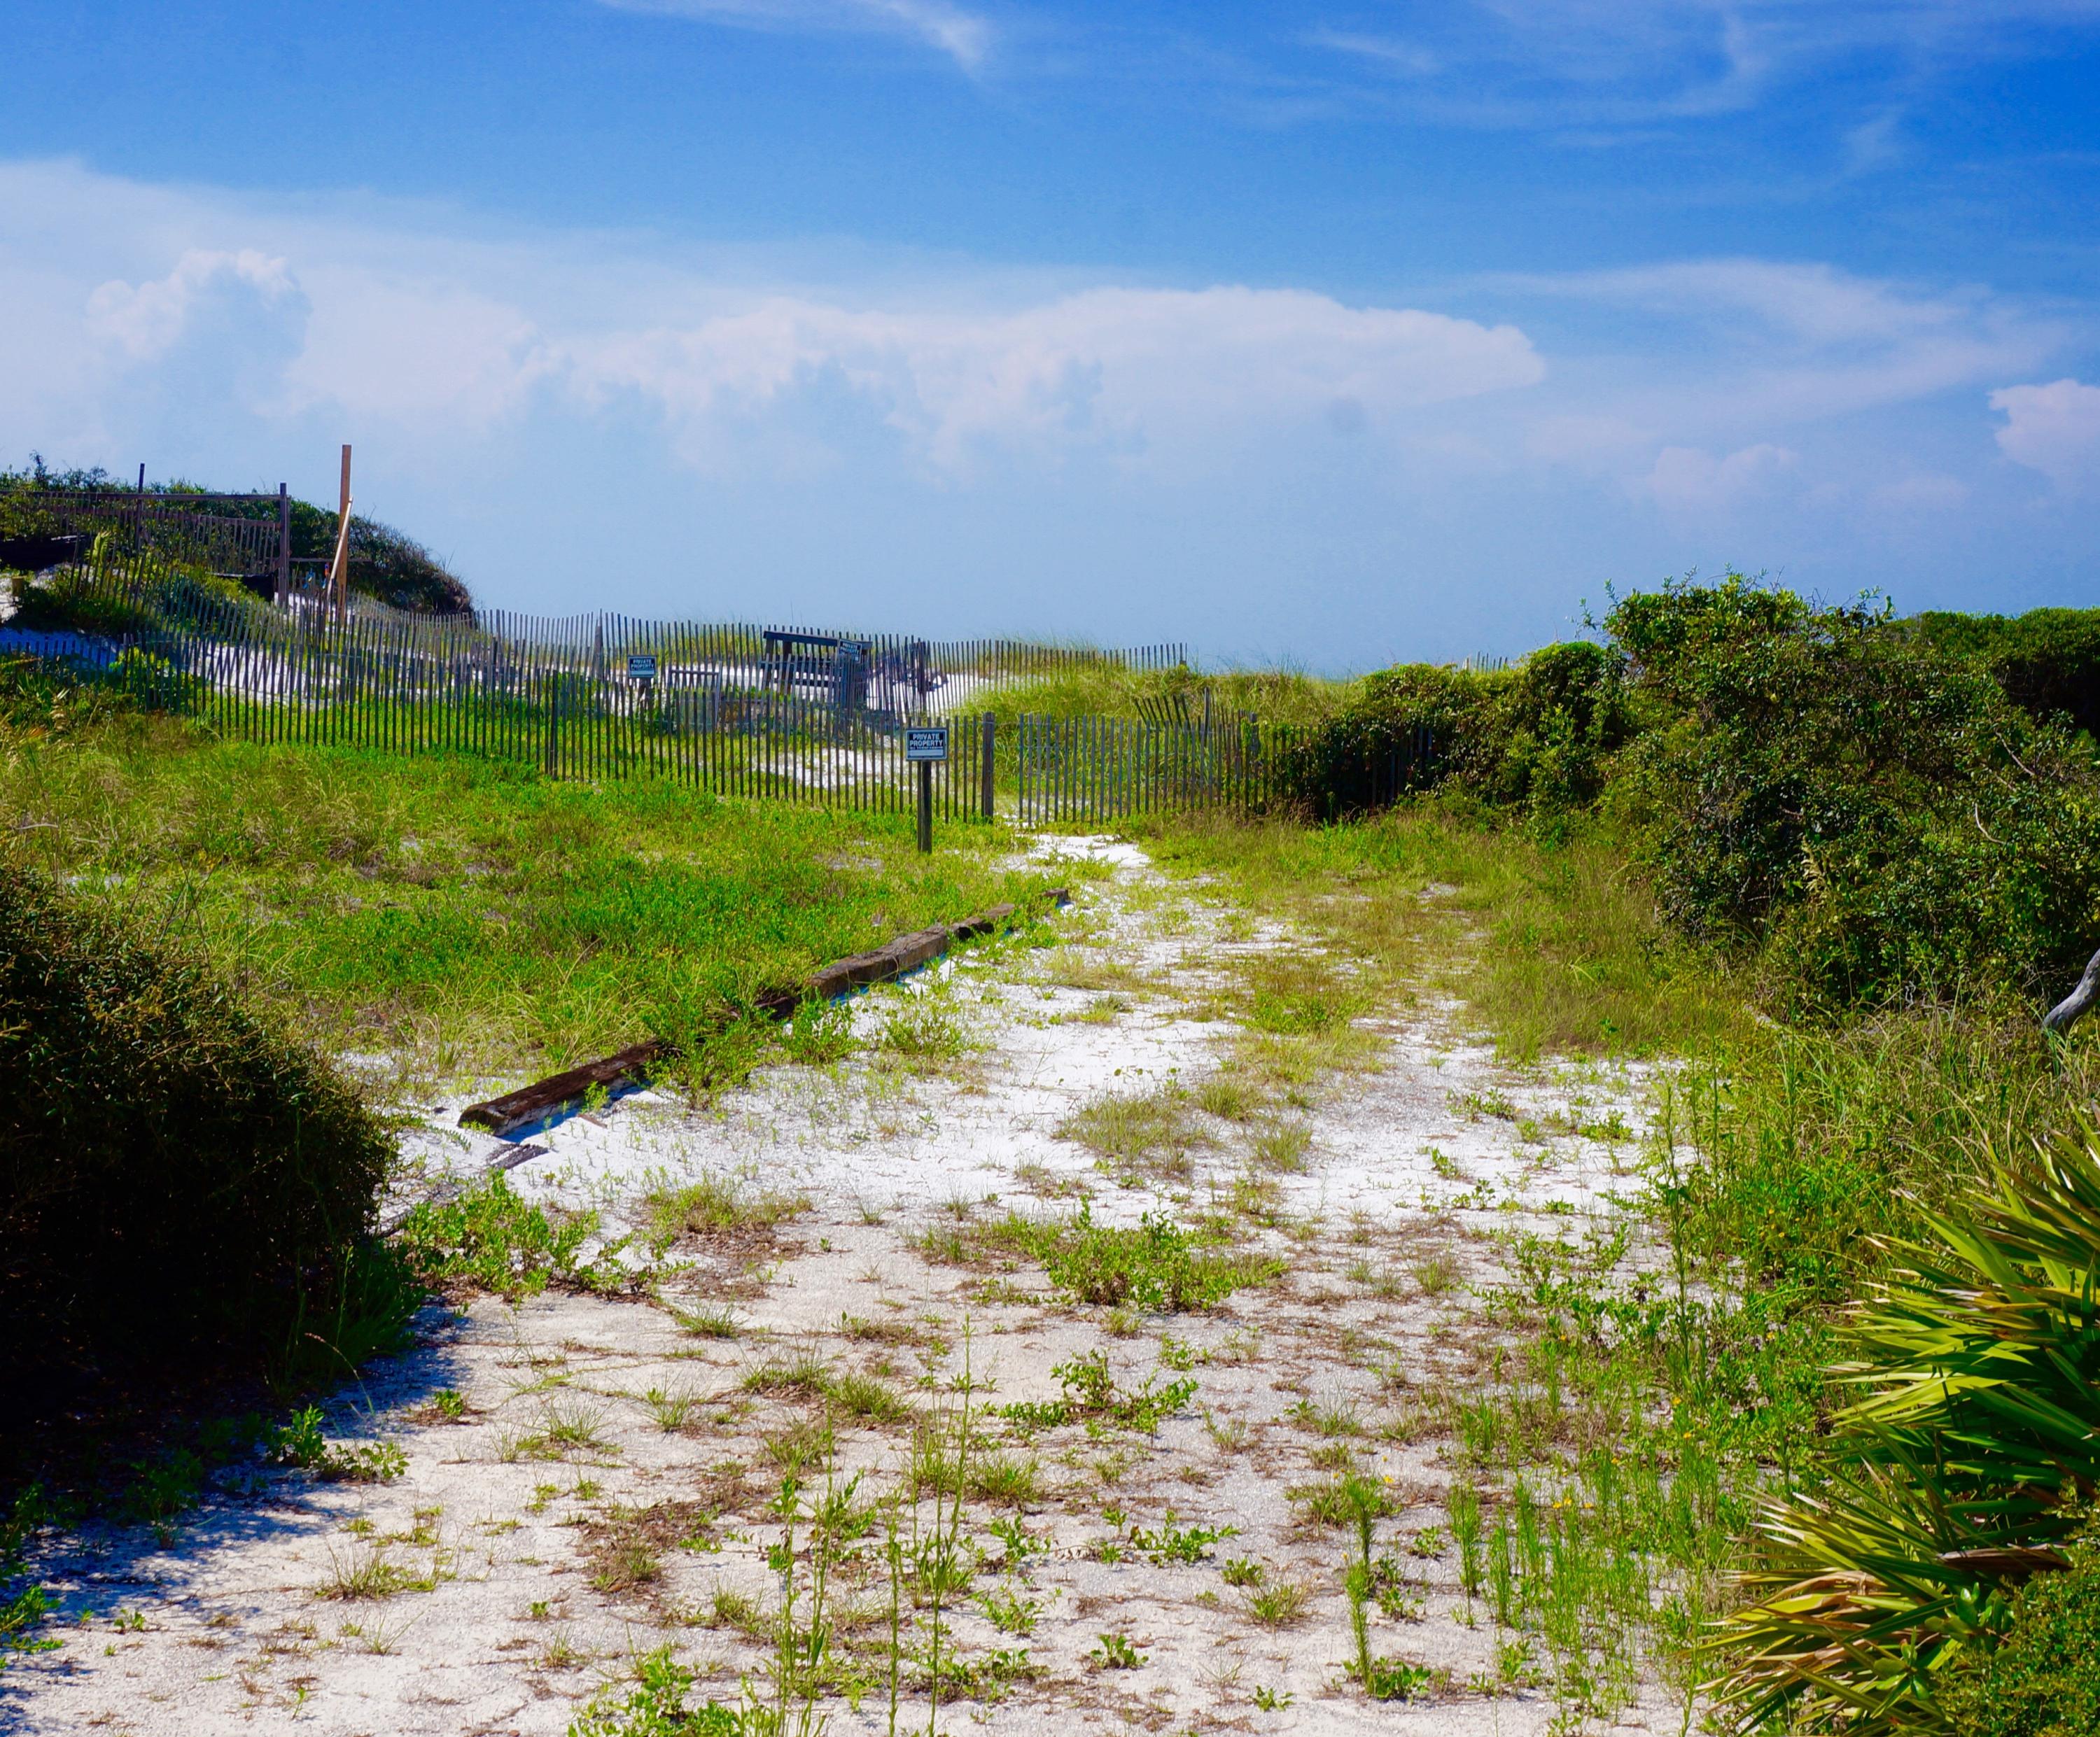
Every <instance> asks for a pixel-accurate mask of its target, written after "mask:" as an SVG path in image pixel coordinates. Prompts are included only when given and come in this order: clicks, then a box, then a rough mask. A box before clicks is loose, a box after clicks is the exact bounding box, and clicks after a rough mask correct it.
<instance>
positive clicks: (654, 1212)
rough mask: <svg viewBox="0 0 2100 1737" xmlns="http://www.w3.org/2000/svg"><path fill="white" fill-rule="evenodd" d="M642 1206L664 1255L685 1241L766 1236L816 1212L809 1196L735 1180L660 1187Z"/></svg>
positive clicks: (726, 1178) (711, 1179) (725, 1178)
mask: <svg viewBox="0 0 2100 1737" xmlns="http://www.w3.org/2000/svg"><path fill="white" fill-rule="evenodd" d="M642 1210H643V1212H644V1213H645V1214H646V1216H647V1219H648V1227H649V1239H650V1241H651V1244H652V1245H654V1246H655V1248H656V1249H657V1250H658V1251H659V1252H661V1251H662V1250H665V1249H668V1248H669V1247H670V1246H671V1245H672V1244H673V1243H674V1242H677V1241H679V1239H680V1238H682V1237H699V1238H701V1239H705V1238H708V1237H735V1236H739V1235H744V1236H765V1235H767V1234H769V1233H770V1232H772V1231H774V1230H776V1229H777V1228H779V1226H781V1225H782V1224H783V1223H787V1220H788V1219H792V1218H796V1217H799V1216H800V1215H801V1214H803V1213H805V1212H807V1211H808V1210H810V1201H809V1197H808V1196H806V1195H802V1194H775V1193H770V1192H769V1191H767V1190H765V1189H763V1188H756V1187H753V1186H752V1185H751V1184H748V1183H747V1182H744V1181H742V1180H740V1179H738V1178H736V1177H734V1176H703V1177H701V1178H700V1179H699V1181H697V1182H693V1183H688V1184H686V1185H685V1186H684V1187H682V1188H658V1189H655V1190H654V1191H653V1192H651V1193H650V1194H649V1195H648V1196H646V1197H645V1198H644V1200H643V1201H642Z"/></svg>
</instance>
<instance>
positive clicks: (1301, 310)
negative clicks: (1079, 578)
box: [571, 287, 1543, 470]
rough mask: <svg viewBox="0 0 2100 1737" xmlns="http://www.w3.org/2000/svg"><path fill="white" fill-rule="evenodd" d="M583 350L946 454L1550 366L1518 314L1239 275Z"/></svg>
mask: <svg viewBox="0 0 2100 1737" xmlns="http://www.w3.org/2000/svg"><path fill="white" fill-rule="evenodd" d="M571 357H572V362H571V377H572V379H573V380H574V381H576V384H577V385H578V386H579V387H580V389H582V390H585V392H587V393H592V394H597V395H602V394H606V393H609V392H613V391H630V392H633V393H636V394H638V395H642V396H643V397H644V398H646V399H654V400H655V401H657V402H659V403H661V404H662V406H663V407H664V409H665V411H666V412H668V414H669V415H670V416H671V417H673V420H674V421H678V422H681V423H682V424H683V425H686V428H687V430H688V431H689V432H690V430H691V425H692V424H694V423H695V422H704V421H709V420H712V419H716V418H721V417H733V418H736V419H739V420H741V419H743V418H745V417H748V416H750V415H751V414H752V413H753V412H761V411H763V410H764V409H765V408H767V407H769V406H771V405H774V404H776V403H779V402H780V401H781V400H783V399H789V398H791V397H793V396H795V395H799V394H805V393H808V392H811V391H815V390H834V391H836V390H843V391H845V393H847V394H849V395H851V396H853V397H854V398H855V399H858V400H859V401H860V402H861V403H863V404H864V405H865V406H866V407H867V408H868V410H869V411H870V412H871V414H873V415H875V416H876V417H880V420H881V421H882V422H883V423H884V424H885V425H887V426H889V428H890V429H892V430H895V431H896V432H897V433H898V434H901V435H902V436H904V437H905V438H906V439H907V440H909V441H910V442H911V443H912V444H913V446H914V447H916V448H917V449H918V450H920V451H921V452H923V453H924V455H925V456H927V457H928V458H929V460H930V461H932V462H933V464H934V465H936V466H937V467H940V468H942V469H947V470H956V469H960V468H962V467H964V466H965V465H968V463H969V461H971V459H972V457H973V455H975V454H977V453H978V452H982V451H985V450H986V449H996V448H1004V449H1008V450H1012V449H1026V450H1027V451H1030V452H1037V453H1044V452H1056V451H1058V450H1060V449H1063V448H1067V447H1071V446H1073V445H1074V444H1076V443H1085V444H1089V445H1097V446H1106V447H1109V448H1110V449H1111V450H1114V451H1117V452H1123V453H1125V454H1131V453H1135V452H1141V451H1149V450H1151V449H1153V448H1154V447H1159V446H1162V445H1164V446H1167V447H1180V448H1187V447H1190V446H1194V447H1206V446H1208V445H1210V444H1211V443H1213V442H1214V441H1215V439H1216V438H1218V437H1219V436H1220V435H1226V436H1230V435H1233V434H1238V433H1244V432H1246V431H1247V430H1250V429H1261V430H1267V431H1268V432H1269V433H1272V434H1276V433H1284V432H1287V431H1289V430H1291V429H1292V428H1294V427H1295V426H1296V425H1299V424H1300V423H1302V422H1304V421H1307V420H1308V419H1311V418H1313V417H1331V415H1332V414H1333V412H1334V410H1335V406H1336V405H1338V404H1348V405H1350V406H1352V407H1353V408H1352V410H1351V411H1350V412H1346V413H1345V414H1346V415H1347V416H1348V417H1361V418H1363V419H1365V421H1377V420H1379V419H1381V418H1387V417H1392V416H1394V415H1396V414H1398V413H1401V412H1406V411H1410V410H1414V409H1418V408H1423V407H1424V406H1427V405H1432V404H1436V403H1444V402H1448V401H1449V400H1452V399H1461V398H1468V397H1472V396H1475V395H1479V394H1481V393H1486V392H1494V391H1498V390H1507V389H1508V388H1511V387H1515V386H1529V385H1531V384H1533V382H1535V381H1537V380H1538V379H1539V378H1540V377H1541V376H1542V373H1543V367H1542V364H1541V363H1540V361H1539V359H1538V357H1537V355H1536V354H1535V353H1534V352H1533V349H1532V346H1531V343H1530V342H1529V339H1527V338H1526V337H1524V334H1523V333H1521V332H1520V331H1519V330H1517V329H1516V328H1514V327H1511V326H1497V327H1493V328H1489V327H1485V326H1481V325H1478V324H1474V323H1473V322H1471V321H1470V320H1454V319H1452V318H1450V317H1449V316H1448V315H1442V314H1435V313H1425V312H1422V311H1417V310H1414V309H1405V308H1375V307H1374V308H1351V307H1347V306H1343V304H1341V303H1340V302H1335V301H1333V300H1331V299H1330V298H1327V297H1326V296H1321V295H1315V294H1312V293H1308V292H1305V291H1301V290H1259V289H1245V288H1240V287H1220V288H1215V289H1201V290H1171V289H1122V288H1102V289H1092V290H1085V291H1082V292H1080V293H1077V294H1073V295H1068V296H1065V297H1062V298H1059V299H1057V300H1055V301H1052V302H1043V303H1039V304H1037V305H1034V306H1025V307H1020V308H1014V309H1010V310H1005V311H999V312H995V313H969V312H955V311H938V310H928V309H924V308H910V307H902V308H898V307H893V308H878V309H863V308H854V307H847V306H839V305H836V304H827V303H823V302H814V301H810V300H807V299H803V298H773V299H770V300H768V301H767V302H764V303H763V304H761V306H757V307H754V308H752V309H749V310H748V311H742V312H739V313H735V314H730V315H721V316H719V317H717V318H714V319H711V320H704V321H702V322H700V323H699V324H693V325H689V326H683V327H677V328H658V329H655V330H651V331H646V332H638V333H615V334H611V335H609V336H607V337H602V338H598V339H585V340H582V341H580V342H577V343H576V345H574V346H571Z"/></svg>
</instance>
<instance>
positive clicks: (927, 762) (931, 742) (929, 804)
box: [904, 724, 948, 856]
mask: <svg viewBox="0 0 2100 1737" xmlns="http://www.w3.org/2000/svg"><path fill="white" fill-rule="evenodd" d="M947 757H948V726H947V725H946V724H924V725H917V726H915V727H907V729H906V730H905V732H904V759H905V763H906V764H907V765H914V766H916V767H917V768H918V769H919V852H920V855H921V856H924V855H926V854H927V853H929V852H931V851H932V849H933V768H934V765H936V763H937V762H938V761H941V760H946V758H947Z"/></svg>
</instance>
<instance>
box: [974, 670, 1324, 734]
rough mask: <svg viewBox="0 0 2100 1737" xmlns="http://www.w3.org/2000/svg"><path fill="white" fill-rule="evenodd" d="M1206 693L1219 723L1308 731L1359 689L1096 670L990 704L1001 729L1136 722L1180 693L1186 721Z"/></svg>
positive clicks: (1289, 675) (1243, 676)
mask: <svg viewBox="0 0 2100 1737" xmlns="http://www.w3.org/2000/svg"><path fill="white" fill-rule="evenodd" d="M1206 688H1207V689H1208V690H1210V693H1211V708H1212V716H1213V717H1214V718H1215V717H1220V716H1222V717H1224V718H1230V717H1231V716H1233V715H1234V714H1236V713H1238V712H1253V713H1255V715H1256V716H1259V717H1260V719H1261V720H1262V721H1264V723H1270V724H1291V725H1307V724H1317V723H1320V722H1322V721H1325V720H1326V719H1328V718H1330V717H1332V716H1334V715H1335V713H1336V712H1339V711H1340V710H1341V709H1342V708H1343V706H1345V705H1346V704H1347V703H1348V701H1349V700H1350V699H1351V698H1352V696H1353V695H1354V694H1356V693H1357V691H1358V684H1357V683H1356V682H1354V681H1327V680H1325V679H1323V678H1322V677H1318V676H1309V675H1307V674H1305V673H1304V672H1301V671H1297V670H1286V669H1276V670H1228V671H1224V672H1220V673H1218V674H1215V675H1207V676H1200V677H1199V676H1196V675H1194V674H1193V673H1192V672H1189V671H1187V670H1129V671H1126V670H1119V669H1115V668H1111V667H1110V666H1108V665H1106V664H1095V665H1091V666H1079V667H1075V668H1071V669H1069V670H1065V671H1063V672H1060V673H1058V674H1057V675H1055V676H1051V677H1045V678H1043V680H1041V681H1029V682H1021V683H1017V684H1016V685H1014V686H1011V687H1004V688H1001V689H999V690H998V691H997V692H996V693H994V694H990V695H988V696H986V701H985V704H986V709H988V710H989V711H990V712H992V714H993V715H994V716H996V717H997V718H998V719H999V721H1000V723H1001V724H1003V725H1004V724H1008V723H1010V722H1012V721H1013V720H1014V719H1017V718H1020V717H1023V716H1029V717H1075V716H1106V717H1122V718H1137V717H1140V716H1144V715H1145V708H1147V707H1148V706H1149V707H1155V708H1156V707H1159V706H1162V705H1165V706H1171V704H1172V703H1173V701H1174V698H1175V696H1176V695H1177V694H1179V695H1181V696H1183V699H1184V700H1185V704H1186V707H1187V708H1188V713H1189V716H1192V717H1195V718H1200V717H1201V716H1202V712H1203V690H1205V689H1206ZM974 703H975V702H973V704H974ZM1154 716H1158V713H1157V712H1155V713H1154Z"/></svg>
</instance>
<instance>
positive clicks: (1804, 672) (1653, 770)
mask: <svg viewBox="0 0 2100 1737" xmlns="http://www.w3.org/2000/svg"><path fill="white" fill-rule="evenodd" d="M1602 626H1603V628H1604V632H1605V633H1606V635H1607V640H1606V642H1605V643H1604V644H1601V645H1592V644H1588V643H1583V642H1577V643H1571V644H1568V645H1561V646H1548V647H1546V649H1545V650H1542V651H1538V652H1536V653H1534V654H1533V655H1532V656H1531V657H1529V658H1528V659H1525V660H1524V663H1522V664H1520V665H1519V666H1518V667H1517V668H1515V669H1514V670H1511V671H1508V672H1498V673H1494V674H1487V675H1481V674H1475V673H1472V672H1467V671H1462V670H1458V669H1450V668H1437V667H1432V666H1428V665H1410V666H1409V667H1406V668H1401V669H1396V670H1392V671H1389V672H1386V673H1385V674H1383V675H1381V676H1374V677H1371V678H1370V680H1369V681H1368V682H1367V683H1366V687H1365V695H1364V697H1363V699H1361V701H1360V702H1359V703H1357V704H1356V705H1354V706H1352V707H1351V708H1348V710H1347V711H1346V712H1343V713H1342V714H1341V715H1340V716H1338V717H1336V718H1335V719H1334V720H1333V721H1330V723H1329V724H1328V725H1325V726H1324V727H1322V728H1321V729H1320V730H1316V731H1314V732H1312V733H1311V734H1310V735H1309V736H1308V738H1306V741H1305V743H1304V747H1302V749H1301V750H1300V751H1299V762H1298V765H1297V767H1296V780H1295V782H1296V787H1297V789H1298V791H1299V794H1300V796H1301V798H1302V799H1303V800H1304V802H1305V804H1306V805H1307V806H1308V808H1309V809H1311V810H1312V812H1313V813H1315V814H1317V815H1318V816H1319V817H1321V818H1324V819H1333V818H1337V817H1340V816H1344V815H1347V814H1349V813H1356V812H1358V811H1361V810H1362V809H1366V808H1370V807H1374V806H1377V805H1380V804H1382V803H1383V802H1387V801H1390V800H1393V798H1394V797H1395V796H1399V795H1403V794H1405V793H1407V792H1408V791H1420V790H1423V789H1426V788H1429V787H1432V786H1433V787H1436V788H1437V789H1439V790H1440V791H1443V792H1445V793H1446V794H1447V795H1451V794H1457V795H1460V796H1463V797H1465V798H1467V799H1469V800H1471V801H1472V802H1474V803H1478V804H1482V805H1487V806H1488V807H1489V808H1490V809H1493V810H1499V811H1502V812H1504V813H1516V814H1521V815H1524V816H1526V817H1527V818H1530V819H1532V820H1533V821H1543V822H1548V823H1549V824H1548V825H1547V826H1546V828H1545V830H1544V831H1542V834H1541V836H1542V837H1549V838H1550V837H1551V836H1555V835H1558V832H1559V829H1560V827H1561V826H1562V821H1561V818H1560V817H1564V816H1568V815H1571V814H1574V813H1580V812H1582V811H1583V810H1585V809H1590V808H1591V807H1593V806H1596V805H1599V804H1600V803H1601V806H1602V808H1603V809H1604V812H1605V813H1606V814H1607V816H1608V818H1610V819H1611V820H1612V822H1614V823H1615V824H1616V825H1617V827H1618V828H1619V829H1620V830H1621V831H1622V832H1623V833H1624V835H1625V836H1626V840H1627V842H1628V843H1630V845H1631V846H1632V849H1633V852H1634V854H1635V857H1636V859H1637V860H1638V861H1639V863H1640V864H1641V866H1643V869H1645V870H1646V871H1647V873H1648V878H1649V880H1650V882H1651V884H1652V888H1653V890H1654V893H1655V894H1656V897H1657V900H1658V902H1660V904H1661V907H1662V909H1663V910H1664V912H1665V915H1667V917H1668V918H1669V919H1670V921H1671V923H1672V924H1674V927H1675V928H1677V929H1678V930H1679V932H1682V933H1683V934H1686V935H1687V936H1689V937H1692V938H1694V939H1695V940H1697V941H1701V942H1704V943H1706V944H1708V945H1710V946H1713V947H1714V948H1715V949H1716V950H1718V951H1719V952H1720V953H1722V954H1724V955H1732V956H1734V957H1736V958H1738V959H1750V958H1754V959H1756V961H1757V963H1758V969H1759V974H1760V977H1761V979H1762V988H1763V990H1765V992H1766V994H1767V999H1770V1000H1771V1001H1774V1002H1776V1003H1779V1004H1780V1005H1782V1006H1789V1007H1793V1008H1795V1009H1796V1010H1798V1011H1808V1010H1823V1011H1829V1010H1838V1009H1842V1008H1846V1007H1859V1006H1862V1005H1873V1004H1878V1003H1884V1002H1886V1001H1889V1000H1890V999H1900V998H1913V999H1914V998H1918V997H1923V998H1926V999H1952V998H1959V997H1964V996H1970V995H1974V994H1979V993H1984V994H1994V993H1997V992H2000V991H2001V990H2005V989H2008V988H2010V989H2011V990H2014V991H2016V992H2018V993H2020V994H2026V995H2028V996H2030V997H2033V996H2037V995H2042V994H2055V993H2061V992H2062V990H2064V989H2066V988H2067V987H2068V986H2069V985H2070V984H2071V981H2074V980H2075V979H2076V976H2077V973H2078V970H2079V968H2080V966H2081V965H2082V964H2083V963H2084V961H2085V958H2086V956H2087V955H2088V954H2089V953H2090V952H2091V951H2092V950H2093V947H2094V946H2095V945H2096V944H2100V770H2096V766H2095V762H2094V757H2093V752H2092V747H2091V743H2090V742H2089V740H2088V739H2087V738H2081V737H2080V736H2078V735H2076V734H2074V733H2073V731H2072V730H2071V728H2070V727H2069V725H2068V724H2067V722H2066V721H2064V720H2065V719H2069V720H2071V721H2083V720H2084V719H2085V716H2086V715H2087V713H2088V712H2089V711H2092V710H2093V708H2094V707H2095V705H2096V702H2095V700H2094V699H2093V693H2092V681H2091V680H2090V672H2092V671H2093V670H2095V669H2100V611H2093V612H2090V614H2088V613H2087V612H2083V611H2035V612H2034V613H2033V614H2032V615H2026V616H2022V617H2020V618H2019V619H2018V620H2016V621H2005V620H2002V619H1999V618H1995V617H1960V616H1926V617H1921V618H1920V619H1919V621H1918V622H1917V623H1912V624H1904V623H1898V622H1896V621H1895V620H1893V619H1891V618H1890V615H1888V614H1887V613H1886V611H1882V610H1877V609H1874V608H1871V607H1868V606H1862V605H1839V606H1821V605H1817V604H1814V603H1811V602H1807V601H1806V600H1804V599H1803V598H1801V597H1797V596H1795V595H1794V594H1793V593H1791V592H1788V591H1784V590H1780V589H1776V588H1772V587H1767V586H1764V585H1761V584H1757V583H1755V582H1754V581H1751V580H1746V579H1744V578H1743V577H1741V576H1740V575H1735V574H1731V575H1727V577H1725V578H1724V579H1723V580H1720V581H1719V582H1718V583H1716V584H1694V583H1693V582H1692V581H1691V580H1682V581H1674V582H1672V583H1670V584H1665V585H1664V586H1663V587H1662V588H1661V589H1660V590H1657V591H1654V592H1648V593H1635V594H1634V595H1632V596H1630V597H1626V598H1623V599H1621V600H1620V601H1618V602H1617V603H1616V604H1615V605H1614V606H1613V608H1612V611H1611V612H1610V614H1609V615H1608V616H1607V617H1606V618H1605V619H1604V622H1603V624H1602ZM2023 708H2024V709H2023ZM1425 732H1426V733H1427V734H1428V735H1429V736H1430V737H1432V738H1433V740H1434V743H1435V752H1434V754H1433V756H1432V758H1431V759H1430V760H1427V761H1426V762H1425V761H1423V760H1419V759H1418V760H1414V761H1413V762H1412V763H1410V765H1408V766H1407V767H1406V769H1405V772H1404V774H1402V775H1400V776H1395V775H1394V773H1393V771H1392V768H1393V766H1394V765H1395V764H1396V756H1399V755H1401V754H1402V753H1403V751H1404V745H1405V744H1406V743H1410V742H1411V741H1413V740H1414V739H1416V738H1417V737H1418V735H1419V734H1422V733H1425Z"/></svg>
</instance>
